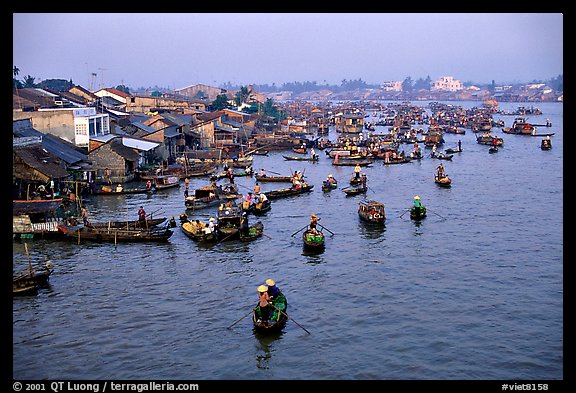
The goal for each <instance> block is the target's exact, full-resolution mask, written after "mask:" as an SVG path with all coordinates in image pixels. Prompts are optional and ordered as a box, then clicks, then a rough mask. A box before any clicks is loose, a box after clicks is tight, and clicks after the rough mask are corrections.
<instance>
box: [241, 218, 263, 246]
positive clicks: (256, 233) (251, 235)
mask: <svg viewBox="0 0 576 393" xmlns="http://www.w3.org/2000/svg"><path fill="white" fill-rule="evenodd" d="M263 233H264V224H262V223H261V222H260V221H258V222H256V223H255V224H254V225H250V227H249V228H248V232H247V233H244V232H242V231H240V233H239V236H240V241H241V242H250V241H252V240H256V239H258V238H260V237H262V234H263Z"/></svg>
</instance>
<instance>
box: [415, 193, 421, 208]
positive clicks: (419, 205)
mask: <svg viewBox="0 0 576 393" xmlns="http://www.w3.org/2000/svg"><path fill="white" fill-rule="evenodd" d="M414 207H422V203H420V197H419V196H418V195H416V196H415V197H414Z"/></svg>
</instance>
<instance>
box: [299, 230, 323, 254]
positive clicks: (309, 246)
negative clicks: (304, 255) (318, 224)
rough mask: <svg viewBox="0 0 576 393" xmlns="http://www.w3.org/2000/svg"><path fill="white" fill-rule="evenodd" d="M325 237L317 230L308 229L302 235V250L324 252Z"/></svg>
mask: <svg viewBox="0 0 576 393" xmlns="http://www.w3.org/2000/svg"><path fill="white" fill-rule="evenodd" d="M325 240H326V238H325V236H324V233H322V231H320V230H318V229H310V228H308V229H307V230H306V231H304V233H303V234H302V241H303V242H304V249H305V250H309V251H322V250H324V248H325V246H326V244H325Z"/></svg>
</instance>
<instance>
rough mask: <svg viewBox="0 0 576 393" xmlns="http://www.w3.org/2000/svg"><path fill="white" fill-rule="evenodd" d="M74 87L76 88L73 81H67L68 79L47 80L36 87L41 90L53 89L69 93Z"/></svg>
mask: <svg viewBox="0 0 576 393" xmlns="http://www.w3.org/2000/svg"><path fill="white" fill-rule="evenodd" d="M72 86H74V83H72V80H70V81H67V80H66V79H45V80H43V81H42V82H40V83H37V84H36V87H39V88H41V89H51V90H56V91H68V90H70V88H71V87H72Z"/></svg>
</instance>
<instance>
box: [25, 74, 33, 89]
mask: <svg viewBox="0 0 576 393" xmlns="http://www.w3.org/2000/svg"><path fill="white" fill-rule="evenodd" d="M34 79H36V78H34V77H32V76H30V75H26V76H25V77H24V87H36V84H35V83H34Z"/></svg>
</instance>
